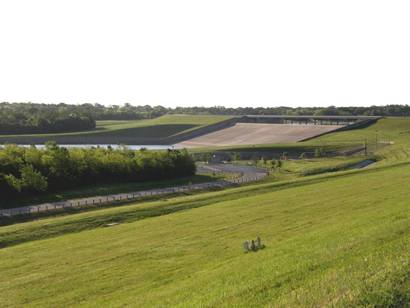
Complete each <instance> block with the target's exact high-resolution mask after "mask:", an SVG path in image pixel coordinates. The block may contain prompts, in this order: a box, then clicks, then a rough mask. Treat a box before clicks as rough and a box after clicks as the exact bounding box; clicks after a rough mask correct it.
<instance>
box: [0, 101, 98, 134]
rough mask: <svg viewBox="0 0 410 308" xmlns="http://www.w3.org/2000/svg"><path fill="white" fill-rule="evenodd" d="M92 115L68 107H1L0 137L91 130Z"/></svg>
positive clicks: (11, 105)
mask: <svg viewBox="0 0 410 308" xmlns="http://www.w3.org/2000/svg"><path fill="white" fill-rule="evenodd" d="M93 128H95V120H94V118H93V117H92V116H91V114H90V113H89V112H87V111H86V110H81V109H79V108H77V107H76V106H70V105H65V104H60V105H45V104H8V103H1V104H0V134H36V133H58V132H73V131H81V130H89V129H93Z"/></svg>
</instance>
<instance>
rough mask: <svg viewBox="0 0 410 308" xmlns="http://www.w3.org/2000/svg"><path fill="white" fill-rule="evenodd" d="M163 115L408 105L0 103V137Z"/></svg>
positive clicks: (372, 112) (397, 110)
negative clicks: (166, 106) (174, 106)
mask: <svg viewBox="0 0 410 308" xmlns="http://www.w3.org/2000/svg"><path fill="white" fill-rule="evenodd" d="M164 114H211V115H247V114H253V115H368V116H410V106H408V105H386V106H370V107H334V106H330V107H297V108H292V107H266V108H262V107H256V108H252V107H245V108H242V107H239V108H225V107H223V106H215V107H176V108H165V107H162V106H154V107H151V106H148V105H146V106H132V105H130V104H125V105H123V106H118V105H114V106H103V105H100V104H82V105H69V104H63V103H61V104H33V103H0V134H36V133H63V132H74V131H83V130H90V129H94V128H95V127H96V122H95V121H97V120H140V119H152V118H156V117H159V116H162V115H164Z"/></svg>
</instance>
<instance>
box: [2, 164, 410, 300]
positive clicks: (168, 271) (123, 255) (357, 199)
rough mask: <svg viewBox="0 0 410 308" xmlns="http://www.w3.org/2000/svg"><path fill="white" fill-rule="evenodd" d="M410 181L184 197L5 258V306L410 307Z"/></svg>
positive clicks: (364, 176) (339, 179) (409, 168)
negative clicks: (246, 248)
mask: <svg viewBox="0 0 410 308" xmlns="http://www.w3.org/2000/svg"><path fill="white" fill-rule="evenodd" d="M409 180H410V165H409V164H400V165H397V166H386V167H383V168H374V169H370V170H365V171H359V172H357V171H355V172H346V173H342V174H336V175H330V176H319V177H314V178H311V179H303V180H302V181H301V180H298V181H297V182H295V183H298V184H297V185H292V182H290V183H288V184H285V185H278V184H260V185H254V186H247V187H242V188H235V189H232V190H226V191H223V192H215V193H207V194H204V195H198V196H189V197H185V198H186V205H192V206H193V207H194V206H195V204H197V206H198V207H197V208H191V209H189V210H187V209H185V210H183V209H184V208H181V210H180V211H177V212H173V213H170V214H167V215H165V214H166V212H164V213H163V215H161V216H156V217H151V218H145V219H142V220H137V221H133V220H128V222H127V220H126V219H125V220H124V223H122V224H120V225H117V226H113V227H109V228H103V227H97V226H95V227H94V229H91V230H86V231H82V232H78V233H66V234H61V235H59V236H57V237H54V238H48V239H44V240H32V241H28V242H27V241H26V242H25V243H22V244H20V245H16V246H10V247H6V248H3V249H0V273H1V279H0V289H1V290H2V292H0V305H2V306H37V307H59V306H74V305H75V306H77V305H83V306H89V307H96V306H127V305H128V306H135V307H142V306H184V307H194V306H218V307H219V306H226V307H232V306H247V307H249V306H269V305H272V306H312V305H314V306H330V305H336V306H344V305H358V304H360V305H373V304H379V305H383V306H386V305H388V304H396V305H399V304H403V303H404V304H406V303H409V301H410V299H409V294H410V292H409V291H410V290H409V285H410V267H409V265H410V264H409V260H410V250H409V247H410V208H409V205H408V200H409V198H410V190H408V189H403V183H408V182H409ZM225 194H230V196H231V197H230V198H229V197H228V198H227V197H224V195H225ZM213 196H215V198H213ZM185 198H178V199H177V200H173V199H170V200H168V201H162V204H161V201H160V202H156V203H152V204H151V207H152V209H155V208H160V207H166V206H167V205H170V204H172V203H176V202H180V203H181V204H182V203H184V199H185ZM199 206H201V207H199ZM127 207H128V215H132V213H133V211H137V209H138V206H133V205H130V206H126V207H122V208H117V209H107V210H102V211H97V212H94V213H82V214H78V215H72V216H70V217H60V218H55V219H45V220H41V221H36V222H30V223H24V224H19V225H13V226H8V227H2V228H1V229H0V230H1V235H0V238H4V237H7V236H13V234H14V233H16V232H17V233H19V234H20V235H24V233H25V232H27V233H29V234H27V236H30V235H32V236H35V232H34V229H35V228H39V230H43V232H47V229H48V231H49V232H53V228H55V227H56V226H57V227H58V226H59V227H61V228H64V225H65V224H67V223H69V221H71V222H73V221H75V220H76V219H84V218H85V215H87V217H88V219H92V217H93V215H95V217H97V216H100V218H101V216H102V215H103V214H102V213H104V211H107V212H106V213H110V215H111V216H113V215H115V211H119V212H121V211H122V212H123V213H124V212H126V211H127ZM149 207H150V206H149V204H147V205H146V210H149ZM108 216H109V215H107V217H108ZM53 225H54V227H53ZM33 228H34V229H33ZM257 235H259V236H260V237H261V238H262V241H263V242H264V244H265V245H266V248H265V249H263V250H261V251H258V252H255V253H247V254H245V253H243V251H242V243H243V241H244V240H246V239H251V238H255V237H256V236H257Z"/></svg>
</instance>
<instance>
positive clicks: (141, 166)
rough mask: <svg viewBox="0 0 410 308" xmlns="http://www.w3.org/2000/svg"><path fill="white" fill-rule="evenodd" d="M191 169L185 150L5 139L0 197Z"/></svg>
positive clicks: (184, 172)
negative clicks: (22, 143)
mask: <svg viewBox="0 0 410 308" xmlns="http://www.w3.org/2000/svg"><path fill="white" fill-rule="evenodd" d="M194 174H195V163H194V161H193V159H192V158H191V156H190V155H189V153H188V152H187V151H186V150H168V151H147V150H140V151H132V150H129V149H127V148H126V147H123V148H121V149H117V150H114V149H112V148H108V149H104V148H91V149H67V148H64V147H59V146H58V145H56V144H55V143H51V142H50V143H47V144H46V146H45V148H44V149H38V148H36V147H34V146H31V147H29V148H25V147H19V146H16V145H6V146H5V147H4V148H3V149H1V150H0V195H1V196H2V198H10V197H15V196H19V195H33V194H41V193H44V192H50V191H59V190H65V189H68V188H75V187H81V186H85V185H91V184H99V183H120V182H140V181H152V180H163V179H171V178H177V177H183V176H191V175H194Z"/></svg>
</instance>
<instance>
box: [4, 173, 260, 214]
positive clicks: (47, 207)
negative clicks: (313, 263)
mask: <svg viewBox="0 0 410 308" xmlns="http://www.w3.org/2000/svg"><path fill="white" fill-rule="evenodd" d="M265 176H266V173H255V174H252V175H247V174H245V175H242V176H241V177H239V178H235V179H229V180H220V181H215V182H206V183H199V184H191V185H183V186H175V187H168V188H159V189H152V190H145V191H137V192H131V193H124V194H116V195H109V196H96V197H89V198H82V199H75V200H67V201H59V202H51V203H43V204H38V205H31V206H24V207H18V208H11V209H1V210H0V217H11V216H17V215H31V214H37V213H47V212H51V211H56V210H64V209H81V208H88V207H98V206H103V205H110V204H115V203H119V202H126V201H137V200H142V199H146V198H149V197H153V196H162V195H170V194H177V193H184V192H189V191H194V190H205V189H212V188H225V187H228V186H232V185H237V184H244V183H250V182H255V181H259V180H261V179H262V178H264V177H265Z"/></svg>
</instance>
